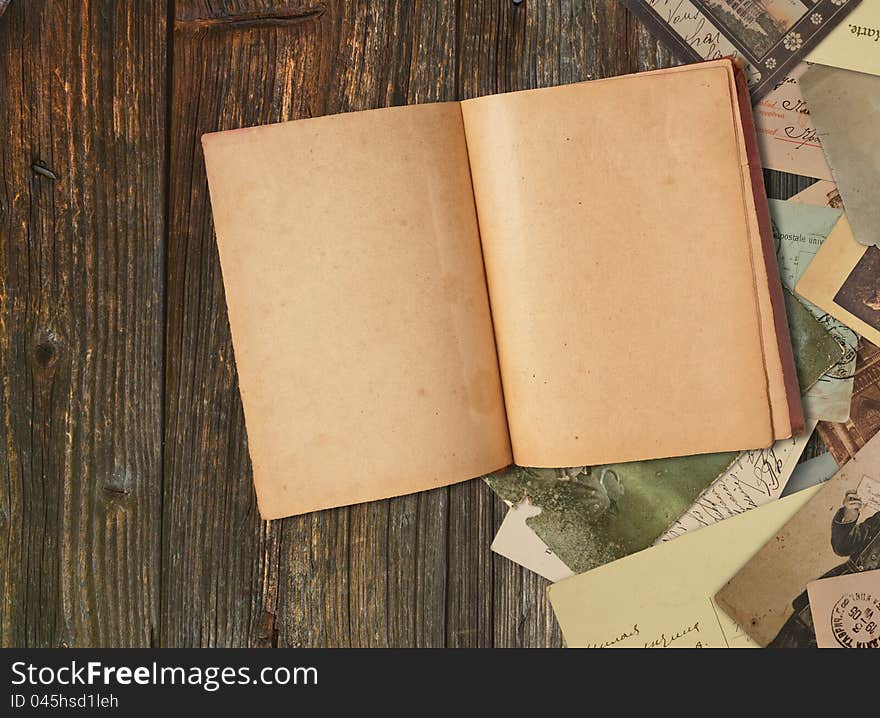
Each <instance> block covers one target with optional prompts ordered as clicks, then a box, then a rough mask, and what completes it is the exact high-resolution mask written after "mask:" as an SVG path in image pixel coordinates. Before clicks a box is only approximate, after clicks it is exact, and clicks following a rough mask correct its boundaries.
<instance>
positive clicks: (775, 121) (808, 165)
mask: <svg viewBox="0 0 880 718" xmlns="http://www.w3.org/2000/svg"><path fill="white" fill-rule="evenodd" d="M806 70H807V64H806V63H803V62H801V63H798V64H797V65H795V66H794V67H793V68H792V69H791V70H790V71H789V73H788V74H787V75H785V77H782V78H780V79H779V80H777V82H776V84H775V85H774V86H773V88H772V89H771V90H770V92H768V93H767V94H766V95H764V97H762V98H761V99H760V100H758V101H757V102H756V103H755V106H754V117H755V132H756V133H757V137H758V153H759V154H760V155H761V164H762V165H763V166H764V167H766V168H767V169H771V170H780V171H782V172H791V173H793V174H798V175H804V176H805V177H816V178H818V179H824V180H830V179H831V178H832V175H831V168H830V167H829V166H828V162H827V161H826V159H825V152H824V151H823V150H822V140H821V138H820V137H819V135H818V133H817V132H816V129H815V128H814V127H813V123H812V121H811V119H810V111H809V110H808V109H807V103H806V102H805V101H804V97H803V95H802V94H801V90H800V85H799V84H798V79H799V78H800V76H801V75H803V74H804V72H806Z"/></svg>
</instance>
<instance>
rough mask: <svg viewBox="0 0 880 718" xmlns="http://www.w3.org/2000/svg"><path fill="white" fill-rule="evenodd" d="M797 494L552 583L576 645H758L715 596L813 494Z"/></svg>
mask: <svg viewBox="0 0 880 718" xmlns="http://www.w3.org/2000/svg"><path fill="white" fill-rule="evenodd" d="M817 490H818V489H815V488H814V489H808V490H807V491H804V492H801V493H800V494H797V495H795V496H790V497H788V498H786V499H780V500H779V501H773V502H772V503H770V504H767V505H766V506H762V507H761V508H757V509H755V510H754V511H749V512H747V513H744V514H742V515H740V516H735V517H734V518H732V519H729V520H728V521H721V522H719V523H717V524H715V525H713V526H709V527H708V528H706V529H703V530H702V531H696V532H694V533H690V534H688V535H687V536H682V537H681V538H679V539H677V540H675V541H669V542H666V543H663V544H661V545H659V546H654V547H653V548H650V549H648V550H646V551H642V552H641V553H637V554H634V555H632V556H628V557H627V558H624V559H621V560H619V561H615V562H614V563H610V564H608V565H607V566H602V567H601V568H597V569H595V570H594V571H590V572H589V573H584V574H581V575H580V576H575V577H573V578H569V579H566V580H565V581H560V582H559V583H557V584H554V585H553V586H551V587H550V588H549V589H548V593H549V596H550V603H551V604H552V606H553V610H554V612H555V613H556V618H557V619H558V620H559V626H560V628H561V629H562V635H563V636H564V637H565V642H566V644H567V645H568V646H569V647H570V648H725V647H730V648H755V647H757V644H756V643H754V642H753V641H751V640H750V639H749V637H748V636H747V635H746V634H745V633H744V632H743V631H742V630H741V629H740V628H739V627H738V626H737V625H736V624H735V623H734V622H733V621H731V620H730V619H729V618H728V617H727V616H726V615H725V614H724V613H723V612H722V611H721V610H719V609H718V607H717V606H716V605H715V603H714V602H713V600H712V596H713V595H714V594H715V592H716V591H717V590H718V588H719V587H720V586H722V585H723V584H724V582H725V581H726V580H727V579H728V578H729V577H730V576H731V575H733V574H734V573H735V572H736V571H737V570H738V569H739V568H740V567H742V565H743V564H745V562H746V561H748V559H749V557H750V556H751V555H752V554H753V553H754V552H755V551H756V550H757V549H758V548H759V547H760V546H761V545H762V544H763V543H764V542H765V541H767V540H768V539H769V538H770V537H771V536H773V535H774V534H775V533H776V532H777V531H778V530H779V529H780V528H781V527H782V525H783V524H785V522H786V521H788V520H789V519H790V518H791V517H792V516H794V515H795V513H796V512H797V511H798V510H799V509H800V508H801V507H802V506H804V505H805V504H806V502H807V501H809V499H810V498H811V497H812V496H814V495H815V492H816V491H817Z"/></svg>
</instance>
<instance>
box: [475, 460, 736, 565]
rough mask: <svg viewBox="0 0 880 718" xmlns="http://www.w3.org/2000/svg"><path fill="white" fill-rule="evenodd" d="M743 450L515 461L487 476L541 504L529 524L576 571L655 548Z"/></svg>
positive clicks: (514, 496) (503, 489) (501, 490)
mask: <svg viewBox="0 0 880 718" xmlns="http://www.w3.org/2000/svg"><path fill="white" fill-rule="evenodd" d="M736 456H737V454H736V453H735V452H734V453H726V454H708V455H704V456H686V457H681V458H676V459H657V460H654V461H635V462H630V463H625V464H612V465H607V466H592V467H590V466H577V467H572V468H565V469H535V468H525V467H520V466H513V467H511V468H509V469H506V470H504V471H500V472H498V473H495V474H490V475H489V476H487V477H485V480H486V483H488V484H489V486H490V487H491V488H492V490H493V491H495V493H497V494H498V495H499V496H500V497H501V498H502V499H504V501H505V502H507V503H508V504H509V505H511V506H514V505H517V504H519V503H521V502H522V501H523V500H524V499H526V498H528V500H529V502H530V503H531V504H532V506H533V507H535V508H538V509H540V511H539V512H537V513H536V514H535V515H534V516H531V517H527V518H526V524H527V525H528V526H529V527H530V528H531V529H532V530H533V531H534V532H535V534H537V536H538V537H539V538H540V539H541V540H542V541H543V542H544V543H545V544H546V545H547V546H548V547H549V548H550V549H551V550H552V551H553V553H555V554H556V556H558V557H559V559H560V560H561V561H562V562H563V563H564V564H565V565H566V566H568V567H569V568H571V570H572V571H574V572H575V573H581V572H583V571H588V570H590V569H591V568H595V567H596V566H601V565H602V564H605V563H609V562H610V561H614V560H616V559H618V558H621V557H622V556H628V555H629V554H631V553H634V552H636V551H641V550H642V549H643V548H646V547H648V546H650V545H651V544H652V543H653V542H654V540H655V539H656V538H657V537H658V536H659V535H660V534H661V533H663V531H665V530H666V528H667V527H668V526H669V525H670V524H671V523H672V522H673V521H675V520H676V519H677V518H678V517H679V516H681V515H682V513H683V512H684V511H685V510H686V509H687V508H688V507H689V506H690V505H691V504H692V503H693V502H694V500H695V499H696V498H697V496H699V495H700V493H701V492H702V491H703V489H705V488H706V487H707V486H708V485H709V484H710V483H712V481H714V480H715V478H717V477H718V475H719V474H721V473H722V472H723V471H724V470H725V469H726V468H727V467H728V466H729V465H730V464H731V463H732V462H733V460H734V459H735V458H736Z"/></svg>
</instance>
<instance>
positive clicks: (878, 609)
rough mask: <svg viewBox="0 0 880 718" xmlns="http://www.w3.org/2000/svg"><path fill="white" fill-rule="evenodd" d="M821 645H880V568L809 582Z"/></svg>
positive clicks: (814, 621) (836, 646)
mask: <svg viewBox="0 0 880 718" xmlns="http://www.w3.org/2000/svg"><path fill="white" fill-rule="evenodd" d="M807 596H809V599H810V614H811V615H812V618H813V628H814V629H815V631H816V644H817V645H818V647H819V648H880V571H864V572H862V573H854V574H847V575H844V576H834V577H833V578H823V579H819V580H818V581H811V582H810V583H808V584H807Z"/></svg>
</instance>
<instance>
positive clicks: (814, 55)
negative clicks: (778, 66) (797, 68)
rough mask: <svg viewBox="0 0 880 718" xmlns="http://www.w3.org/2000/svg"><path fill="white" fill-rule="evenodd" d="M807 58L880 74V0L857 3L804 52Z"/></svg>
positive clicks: (821, 62)
mask: <svg viewBox="0 0 880 718" xmlns="http://www.w3.org/2000/svg"><path fill="white" fill-rule="evenodd" d="M807 60H809V61H810V62H818V63H819V64H820V65H832V66H834V67H842V68H844V69H845V70H856V71H857V72H869V73H871V74H872V75H880V2H878V0H864V1H863V2H862V3H860V4H859V6H858V7H857V8H856V9H855V10H853V11H852V13H851V14H850V15H848V16H847V17H846V19H845V20H844V21H843V22H842V23H840V25H838V26H837V27H836V28H834V29H833V30H832V31H831V32H830V33H828V36H827V37H826V38H825V39H824V40H822V42H820V43H819V44H818V45H817V46H816V48H815V49H814V50H813V51H812V52H811V53H810V54H809V55H807Z"/></svg>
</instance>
